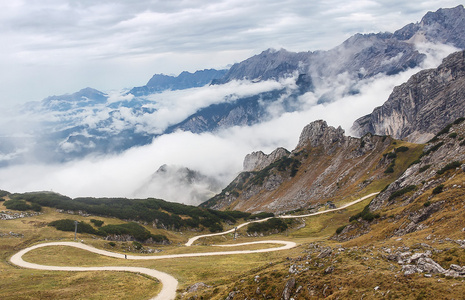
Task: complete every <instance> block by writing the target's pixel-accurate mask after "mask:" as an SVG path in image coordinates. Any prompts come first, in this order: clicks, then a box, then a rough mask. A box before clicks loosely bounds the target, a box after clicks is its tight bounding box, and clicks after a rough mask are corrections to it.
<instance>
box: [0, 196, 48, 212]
mask: <svg viewBox="0 0 465 300" xmlns="http://www.w3.org/2000/svg"><path fill="white" fill-rule="evenodd" d="M4 205H5V207H6V208H7V209H11V210H19V211H26V210H33V211H37V212H40V211H41V210H42V206H40V205H39V204H37V203H32V204H27V203H26V201H24V200H17V199H12V200H8V201H5V203H4Z"/></svg>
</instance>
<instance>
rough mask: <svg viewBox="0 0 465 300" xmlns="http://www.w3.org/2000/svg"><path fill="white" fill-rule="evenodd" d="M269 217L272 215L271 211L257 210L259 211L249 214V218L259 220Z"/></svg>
mask: <svg viewBox="0 0 465 300" xmlns="http://www.w3.org/2000/svg"><path fill="white" fill-rule="evenodd" d="M270 217H274V213H271V212H259V213H256V214H253V215H251V216H250V217H249V220H260V219H266V218H270Z"/></svg>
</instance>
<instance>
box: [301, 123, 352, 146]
mask: <svg viewBox="0 0 465 300" xmlns="http://www.w3.org/2000/svg"><path fill="white" fill-rule="evenodd" d="M344 140H345V136H344V130H343V129H342V128H341V127H340V126H339V127H338V128H337V129H336V128H334V127H329V126H328V124H326V122H325V121H323V120H318V121H315V122H312V123H310V124H309V125H307V126H305V127H304V129H303V130H302V133H301V134H300V138H299V143H298V144H297V149H299V148H302V147H305V146H307V145H309V146H311V147H318V146H323V147H324V149H326V150H327V149H329V147H330V146H331V145H333V144H334V143H338V144H341V143H342V142H344Z"/></svg>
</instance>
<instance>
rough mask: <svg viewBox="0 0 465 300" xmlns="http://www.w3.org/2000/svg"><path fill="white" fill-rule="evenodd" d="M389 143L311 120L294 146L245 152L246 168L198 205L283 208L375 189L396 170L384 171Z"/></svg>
mask: <svg viewBox="0 0 465 300" xmlns="http://www.w3.org/2000/svg"><path fill="white" fill-rule="evenodd" d="M392 143H393V140H392V139H391V138H389V137H381V136H375V135H372V134H367V135H365V136H364V137H363V138H361V139H358V138H352V137H348V136H345V135H344V131H343V130H342V129H341V128H334V127H331V126H328V125H327V124H326V122H325V121H321V120H320V121H315V122H312V123H311V124H309V125H307V126H306V127H305V128H304V129H303V131H302V134H301V136H300V139H299V144H298V146H297V147H296V149H294V150H293V151H292V152H287V151H286V150H285V149H282V148H281V149H277V150H276V151H274V152H273V153H271V154H270V155H265V154H263V153H262V152H255V153H252V154H249V155H248V156H247V157H246V159H245V162H244V167H245V170H246V171H244V172H242V173H241V174H239V175H238V177H237V178H236V179H235V180H234V181H233V182H232V183H231V184H230V185H229V186H228V187H226V188H225V189H224V190H223V191H222V192H221V193H220V194H218V195H216V196H215V197H213V198H212V199H210V200H209V201H207V202H206V203H204V204H202V206H206V207H212V208H215V209H232V210H242V211H250V212H259V211H269V212H274V213H282V212H286V211H290V210H296V209H312V208H315V207H318V206H319V205H322V204H324V203H326V202H328V201H335V200H337V201H343V200H344V199H346V200H349V199H352V198H351V197H357V195H360V194H362V193H364V192H365V191H366V188H367V187H368V188H375V189H376V187H375V186H376V185H378V183H375V182H379V181H382V182H386V181H389V180H391V181H393V180H394V179H395V178H397V177H395V176H398V175H399V174H400V173H399V172H400V171H399V170H396V171H395V173H394V172H393V173H389V172H385V170H386V169H387V168H388V166H389V165H390V164H392V163H393V162H392V159H390V158H388V157H387V156H386V155H383V154H386V153H387V152H388V151H394V146H393V145H392ZM407 150H408V151H414V150H413V148H411V149H408V148H407ZM408 151H407V152H408ZM409 153H410V152H409ZM402 155H409V154H407V153H403V154H402ZM385 184H386V183H384V185H385ZM380 189H381V187H380Z"/></svg>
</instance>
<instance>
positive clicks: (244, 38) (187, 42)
mask: <svg viewBox="0 0 465 300" xmlns="http://www.w3.org/2000/svg"><path fill="white" fill-rule="evenodd" d="M459 4H460V1H454V0H441V1H437V0H435V1H419V0H410V1H404V0H402V1H400V0H383V1H371V0H360V1H348V0H288V1H283V0H255V1H246V0H217V1H205V0H170V1H166V0H132V1H126V0H113V1H107V0H99V1H94V0H40V1H39V0H14V1H8V0H0V41H1V48H0V70H1V71H0V72H1V73H0V74H1V75H0V91H1V92H2V93H1V100H0V104H11V103H18V102H24V101H37V100H41V99H43V98H45V97H47V96H50V95H60V94H65V93H72V92H75V91H77V90H80V89H81V88H84V87H88V86H89V87H93V88H96V89H98V90H102V91H105V92H107V91H110V90H119V89H122V88H131V87H133V86H140V85H144V84H145V83H146V82H147V81H148V80H149V79H150V77H151V76H152V75H153V74H155V73H164V74H175V75H177V74H179V73H180V72H181V71H183V70H187V71H191V72H193V71H195V70H198V69H205V68H222V67H225V66H227V65H229V64H233V63H235V62H240V61H242V60H244V59H246V58H248V57H250V56H252V55H254V54H258V53H260V52H261V51H263V50H266V49H268V48H275V49H279V48H285V49H287V50H291V51H308V50H319V49H330V48H332V47H334V46H336V45H338V44H340V43H341V42H342V41H344V40H345V39H346V38H348V37H349V36H351V35H352V34H354V33H357V32H361V33H368V32H379V31H391V32H392V31H394V30H396V29H399V28H401V27H402V26H403V25H406V24H408V23H411V22H417V21H419V20H420V19H421V17H422V16H423V15H424V14H425V13H426V12H427V11H436V10H437V9H438V8H440V7H443V8H445V7H455V6H457V5H459Z"/></svg>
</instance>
